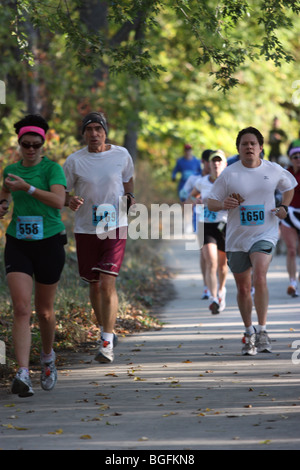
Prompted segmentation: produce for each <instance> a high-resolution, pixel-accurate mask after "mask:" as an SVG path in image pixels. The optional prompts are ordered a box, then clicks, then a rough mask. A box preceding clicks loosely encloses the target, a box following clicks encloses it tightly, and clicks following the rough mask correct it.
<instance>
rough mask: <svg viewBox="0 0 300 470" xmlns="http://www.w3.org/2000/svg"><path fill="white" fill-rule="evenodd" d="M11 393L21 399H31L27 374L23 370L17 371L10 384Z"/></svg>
mask: <svg viewBox="0 0 300 470" xmlns="http://www.w3.org/2000/svg"><path fill="white" fill-rule="evenodd" d="M11 393H15V394H16V395H19V397H21V398H26V397H32V395H34V391H33V389H32V385H31V380H30V377H29V373H28V372H26V371H25V370H19V371H18V372H17V374H16V376H15V378H14V380H13V382H12V387H11Z"/></svg>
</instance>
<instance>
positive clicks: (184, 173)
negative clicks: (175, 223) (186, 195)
mask: <svg viewBox="0 0 300 470" xmlns="http://www.w3.org/2000/svg"><path fill="white" fill-rule="evenodd" d="M177 173H181V178H180V180H179V184H178V193H179V192H180V190H181V189H182V188H183V186H184V184H185V182H186V181H187V179H188V178H189V177H190V176H191V175H199V176H200V175H201V162H200V160H198V158H196V157H195V156H194V155H193V154H192V146H191V145H189V144H185V146H184V156H183V157H181V158H178V160H177V162H176V165H175V167H174V169H173V171H172V181H175V180H176V175H177ZM179 197H180V196H179ZM180 200H181V201H182V200H184V199H182V198H181V197H180Z"/></svg>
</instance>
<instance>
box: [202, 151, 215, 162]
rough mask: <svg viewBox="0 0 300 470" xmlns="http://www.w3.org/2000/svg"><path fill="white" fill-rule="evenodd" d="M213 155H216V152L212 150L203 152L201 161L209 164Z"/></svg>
mask: <svg viewBox="0 0 300 470" xmlns="http://www.w3.org/2000/svg"><path fill="white" fill-rule="evenodd" d="M212 153H214V150H210V149H206V150H203V152H202V155H201V160H205V161H206V162H208V159H209V157H210V156H211V154H212Z"/></svg>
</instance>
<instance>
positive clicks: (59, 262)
mask: <svg viewBox="0 0 300 470" xmlns="http://www.w3.org/2000/svg"><path fill="white" fill-rule="evenodd" d="M64 244H65V235H61V234H57V235H54V236H53V237H49V238H45V239H44V240H35V241H25V240H19V239H17V238H15V237H12V236H10V235H7V234H6V245H5V250H4V261H5V270H6V274H9V273H14V272H19V273H25V274H28V275H29V276H32V277H33V276H34V278H35V280H36V282H39V283H40V284H48V285H50V284H56V283H57V282H58V281H59V279H60V275H61V273H62V270H63V267H64V264H65V249H64Z"/></svg>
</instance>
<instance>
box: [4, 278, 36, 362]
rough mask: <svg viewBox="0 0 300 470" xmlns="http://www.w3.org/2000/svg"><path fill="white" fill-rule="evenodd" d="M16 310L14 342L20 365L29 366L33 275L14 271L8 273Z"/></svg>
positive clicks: (8, 281)
mask: <svg viewBox="0 0 300 470" xmlns="http://www.w3.org/2000/svg"><path fill="white" fill-rule="evenodd" d="M7 283H8V287H9V290H10V295H11V299H12V305H13V310H14V321H13V343H14V349H15V355H16V360H17V363H18V365H19V367H26V368H28V367H29V356H30V347H31V331H30V317H31V294H32V287H33V281H32V277H31V276H29V275H28V274H25V273H20V272H12V273H8V274H7Z"/></svg>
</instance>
